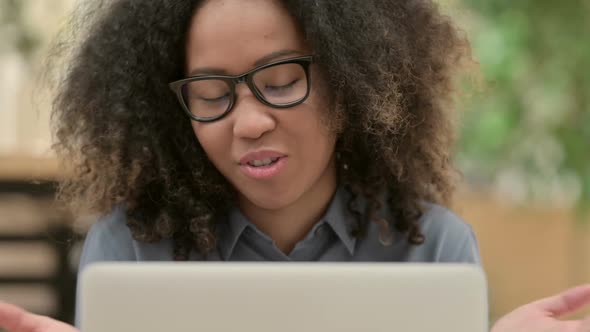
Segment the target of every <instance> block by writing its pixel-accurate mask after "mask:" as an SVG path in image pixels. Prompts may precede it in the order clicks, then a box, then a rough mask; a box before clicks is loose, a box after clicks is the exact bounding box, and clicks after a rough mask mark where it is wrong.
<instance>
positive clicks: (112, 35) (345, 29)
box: [52, 0, 470, 259]
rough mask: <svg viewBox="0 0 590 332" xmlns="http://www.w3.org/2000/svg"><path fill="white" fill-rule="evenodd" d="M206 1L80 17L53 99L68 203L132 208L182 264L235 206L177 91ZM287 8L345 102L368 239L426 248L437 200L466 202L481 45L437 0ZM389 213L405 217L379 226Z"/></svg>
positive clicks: (141, 226)
mask: <svg viewBox="0 0 590 332" xmlns="http://www.w3.org/2000/svg"><path fill="white" fill-rule="evenodd" d="M201 2H202V1H197V0H169V1H135V0H110V1H106V2H105V1H99V0H94V1H91V3H93V4H92V5H89V6H91V7H92V8H90V7H86V8H83V10H82V9H81V10H80V11H78V12H77V13H78V15H77V16H76V15H75V17H77V21H75V22H78V24H77V25H74V26H73V27H75V28H77V29H78V30H77V31H78V35H77V38H78V39H77V40H78V41H77V42H76V41H75V40H73V39H69V40H66V43H61V44H59V47H58V48H56V49H57V50H59V49H61V50H63V49H64V48H63V47H62V46H65V45H72V46H73V48H70V50H71V51H72V52H71V53H69V54H71V56H70V57H69V58H68V62H67V67H66V68H64V69H65V70H64V71H62V73H65V74H62V75H63V76H61V78H60V80H59V81H58V85H57V86H56V88H57V90H56V94H55V98H54V100H53V118H52V119H53V126H54V132H55V138H56V142H55V145H54V146H55V149H56V151H57V153H58V155H59V156H60V157H61V158H62V159H63V160H64V161H65V162H66V165H68V166H69V167H71V169H70V170H69V171H68V172H67V174H68V176H67V178H65V179H64V180H63V182H62V183H61V186H60V193H59V197H60V198H61V199H62V200H63V201H65V202H67V203H68V204H69V205H70V206H71V208H72V209H73V210H74V211H75V213H78V214H79V213H89V212H92V213H98V214H106V213H109V212H110V211H111V210H112V209H114V208H115V207H116V206H118V205H121V206H123V207H124V208H125V211H126V214H127V217H128V218H127V220H128V226H129V227H130V229H131V231H132V234H133V236H134V238H135V239H136V240H138V241H146V242H153V241H159V240H161V239H163V238H172V239H173V242H174V255H175V257H177V259H186V258H187V257H188V252H189V251H190V250H192V249H196V250H198V251H200V252H201V253H203V254H206V253H208V252H210V251H211V250H213V249H214V248H215V247H216V237H217V236H216V225H217V223H219V222H220V220H224V213H226V211H227V209H228V207H229V206H230V205H231V204H232V202H233V200H234V193H233V188H232V187H231V186H230V185H229V183H228V182H227V181H226V180H225V179H224V178H223V176H222V175H221V174H220V173H219V172H218V171H217V170H216V169H215V167H214V166H213V165H212V164H211V162H210V161H209V160H208V159H207V157H206V155H205V153H204V151H203V149H202V147H201V146H200V144H199V142H198V141H197V139H196V137H195V135H194V133H193V131H192V128H191V124H190V121H189V120H188V119H187V118H186V115H185V114H184V113H183V112H182V110H181V109H180V105H179V104H178V102H177V100H176V99H175V96H174V95H173V94H172V93H171V92H170V90H169V88H168V83H169V82H171V81H174V80H177V79H179V78H182V77H183V76H184V72H183V71H184V63H185V41H186V38H187V31H188V28H189V24H190V20H191V18H192V16H193V14H194V12H195V10H198V7H199V6H200V3H201ZM282 2H283V4H284V6H285V7H286V8H287V9H288V10H289V11H290V13H291V14H292V15H293V16H294V17H295V18H296V20H297V21H298V22H299V24H300V26H301V29H302V31H303V33H304V37H305V38H306V41H307V42H308V43H309V45H310V46H311V48H312V49H313V53H314V59H315V61H314V63H315V65H317V66H319V68H320V69H321V70H322V71H323V73H324V74H325V76H326V80H327V84H328V87H329V90H330V91H331V92H332V93H333V97H334V98H333V100H334V105H333V107H332V108H331V109H330V110H329V112H331V113H330V116H329V118H332V119H338V121H339V123H338V124H336V125H335V126H334V128H335V130H338V137H339V138H338V142H337V146H336V150H337V152H338V155H339V156H340V158H339V162H340V163H346V165H347V166H346V167H339V168H338V181H339V183H340V185H343V186H345V187H346V188H348V190H349V191H350V192H351V193H352V198H351V200H350V201H349V204H348V206H349V209H350V210H351V212H352V213H353V214H354V215H355V216H356V219H357V227H356V229H355V236H358V237H362V236H364V234H365V233H366V226H367V225H368V223H369V222H377V223H379V224H380V225H381V226H383V225H385V226H386V227H382V229H384V230H386V231H387V229H389V230H391V229H392V228H395V229H396V230H398V231H400V232H402V233H403V234H405V235H406V236H407V241H409V242H410V243H412V244H416V245H419V244H420V243H422V242H423V241H424V236H423V235H422V233H421V230H420V226H419V224H418V218H420V216H421V215H422V213H423V210H424V209H425V205H424V203H425V202H432V203H438V204H442V205H447V204H448V203H449V200H450V198H451V194H452V192H453V182H454V178H455V174H456V171H455V169H454V168H453V166H452V162H451V153H452V144H453V140H454V137H453V135H454V134H453V133H454V128H453V121H452V120H453V117H452V115H453V112H452V110H453V104H452V102H453V95H454V92H455V91H454V81H455V80H454V77H455V76H456V75H455V74H456V71H457V70H458V69H460V68H461V67H462V64H464V62H465V61H464V60H469V59H470V47H469V43H468V41H467V40H466V38H465V37H464V36H463V34H462V33H461V31H460V30H458V29H457V28H456V27H455V26H454V24H453V22H452V20H451V19H450V18H449V17H447V16H445V15H443V14H441V12H440V10H439V8H438V7H437V6H436V4H435V3H433V2H432V1H431V0H398V1H376V0H375V1H373V0H370V1H357V0H339V1H330V0H284V1H282ZM68 38H69V37H68ZM334 121H336V120H334ZM336 128H337V129H336ZM361 197H362V198H363V199H364V200H365V201H366V202H368V204H367V208H366V210H364V211H356V210H355V209H354V208H353V206H354V205H355V204H354V202H355V201H356V200H358V199H359V198H361ZM384 206H386V207H387V208H388V209H389V210H390V212H391V216H393V218H392V220H387V221H384V220H382V219H380V218H379V217H378V212H379V211H380V210H381V209H382V208H383V207H384Z"/></svg>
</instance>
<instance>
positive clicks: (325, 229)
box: [79, 189, 480, 271]
mask: <svg viewBox="0 0 590 332" xmlns="http://www.w3.org/2000/svg"><path fill="white" fill-rule="evenodd" d="M347 195H348V193H347V192H345V191H344V190H343V189H339V190H338V191H337V192H336V194H335V195H334V198H333V199H332V202H331V203H330V206H329V207H328V210H327V212H326V214H325V215H324V217H323V218H321V219H320V221H319V222H318V223H317V224H316V225H314V227H313V228H312V229H311V230H310V232H309V233H308V234H307V235H306V236H305V238H304V239H303V240H301V241H300V242H299V243H297V245H296V246H295V248H294V249H293V250H292V252H291V253H290V254H289V255H286V254H284V253H283V252H281V251H280V250H279V249H278V248H277V247H276V245H275V244H274V243H273V241H272V239H271V238H270V237H268V236H267V235H266V234H264V233H262V232H261V231H260V230H259V229H258V228H256V226H255V225H254V224H252V223H251V222H250V221H248V220H247V219H246V218H245V217H244V215H243V214H242V213H240V211H239V210H238V209H237V208H236V209H234V210H233V211H232V212H231V213H230V216H229V220H228V222H227V223H223V224H222V226H221V228H220V234H219V235H220V237H219V246H218V250H216V251H214V252H213V253H211V254H210V255H208V256H207V257H206V260H213V261H219V260H223V261H332V262H334V261H339V262H384V261H385V262H458V263H475V264H480V257H479V249H478V245H477V241H476V239H475V236H474V234H473V231H472V229H471V227H470V226H469V225H467V224H466V223H465V222H463V221H462V220H461V219H460V218H459V217H458V216H457V215H455V214H454V213H453V212H451V211H449V210H448V209H446V208H444V207H442V206H440V205H435V204H429V205H428V210H427V211H426V212H425V213H424V214H423V216H422V217H421V219H420V221H419V223H420V225H421V227H422V232H423V234H424V235H425V238H426V240H425V242H424V243H423V244H422V245H419V246H415V245H410V244H408V243H407V241H406V239H405V237H403V236H402V234H399V233H393V243H392V244H391V245H383V244H382V241H380V240H379V226H377V225H376V224H374V223H371V224H370V225H369V227H368V232H367V236H366V237H365V238H362V239H357V238H355V237H353V236H352V235H351V233H350V228H351V225H352V223H353V222H354V219H353V218H354V217H353V216H352V215H351V214H350V213H349V212H348V209H347V207H346V202H347ZM385 210H386V209H384V211H385ZM382 213H384V214H387V212H382ZM384 217H388V216H387V215H384ZM190 259H191V260H204V259H205V258H204V257H202V256H201V255H199V254H198V253H197V252H196V251H193V252H192V253H191V256H190ZM172 260H173V256H172V241H171V240H169V239H165V240H162V241H160V242H158V243H143V242H138V241H135V240H133V238H132V236H131V232H130V230H129V228H128V227H127V225H126V221H125V213H124V211H123V210H122V209H116V210H115V211H113V212H112V213H111V214H109V215H107V216H105V217H103V218H101V220H99V221H98V222H97V223H96V224H94V225H93V226H92V227H91V229H90V231H89V232H88V235H87V237H86V241H85V243H84V249H83V251H82V256H81V259H80V268H79V271H82V270H83V269H84V268H85V267H86V266H88V264H91V263H93V262H101V261H172Z"/></svg>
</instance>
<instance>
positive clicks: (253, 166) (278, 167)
mask: <svg viewBox="0 0 590 332" xmlns="http://www.w3.org/2000/svg"><path fill="white" fill-rule="evenodd" d="M287 159H288V157H287V155H285V154H284V153H280V152H277V151H269V150H267V151H257V152H252V153H248V154H246V155H244V156H243V157H242V158H241V159H240V169H241V170H242V172H243V173H244V174H245V175H246V176H248V177H250V178H253V179H256V180H265V179H271V178H273V177H275V176H276V175H277V174H279V173H280V172H281V171H282V170H283V169H284V168H285V166H286V165H287Z"/></svg>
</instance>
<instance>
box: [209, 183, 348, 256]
mask: <svg viewBox="0 0 590 332" xmlns="http://www.w3.org/2000/svg"><path fill="white" fill-rule="evenodd" d="M349 198H350V193H348V191H346V190H345V189H344V188H342V187H339V188H338V189H337V190H336V193H335V194H334V197H333V198H332V201H331V202H330V205H329V206H328V209H327V210H326V213H325V214H324V216H323V217H322V218H321V219H320V221H319V222H318V224H322V223H327V224H328V225H330V227H331V228H332V230H333V231H334V233H335V234H336V235H337V236H338V238H339V239H340V241H342V243H343V244H344V246H345V247H346V249H347V250H348V252H349V253H350V255H354V250H355V246H356V238H355V237H354V236H353V235H352V229H353V226H354V224H355V222H356V220H355V217H354V216H353V215H352V214H351V213H350V212H349V211H348V208H347V202H348V199H349ZM249 225H250V221H248V219H246V217H245V216H244V215H243V214H242V213H241V212H240V210H239V209H238V208H237V207H234V208H232V209H231V211H230V213H229V215H228V219H227V223H224V224H222V225H220V232H219V233H218V234H219V237H218V238H219V250H220V253H221V255H222V257H223V259H224V260H229V259H230V258H231V256H232V254H233V251H234V249H235V247H236V245H237V243H238V241H239V240H240V237H241V236H242V233H243V232H244V230H245V229H246V228H247V227H248V226H249ZM316 226H317V225H316Z"/></svg>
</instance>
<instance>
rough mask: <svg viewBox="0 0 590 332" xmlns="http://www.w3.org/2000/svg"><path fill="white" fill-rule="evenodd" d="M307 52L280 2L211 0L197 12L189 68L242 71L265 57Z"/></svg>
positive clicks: (190, 36)
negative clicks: (292, 51)
mask: <svg viewBox="0 0 590 332" xmlns="http://www.w3.org/2000/svg"><path fill="white" fill-rule="evenodd" d="M281 50H294V51H301V52H305V51H306V47H305V43H304V41H303V37H302V34H301V32H300V30H299V28H298V26H297V22H296V21H295V19H294V18H293V17H292V16H291V15H290V13H289V12H288V11H287V10H286V9H285V8H284V7H283V5H282V4H281V2H280V1H278V0H209V1H206V2H205V3H204V4H203V5H202V6H201V7H200V8H198V9H197V11H196V12H195V14H194V16H193V18H192V21H191V25H190V28H189V33H188V40H187V49H186V51H187V67H188V68H187V69H188V70H190V69H192V68H194V67H199V66H206V67H218V68H224V69H226V70H228V71H230V72H231V71H235V72H241V71H244V70H247V69H248V68H245V67H247V66H249V65H246V63H249V64H250V65H251V64H252V63H254V62H256V60H258V59H259V58H261V57H264V56H265V55H268V54H270V53H273V52H277V51H281Z"/></svg>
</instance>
